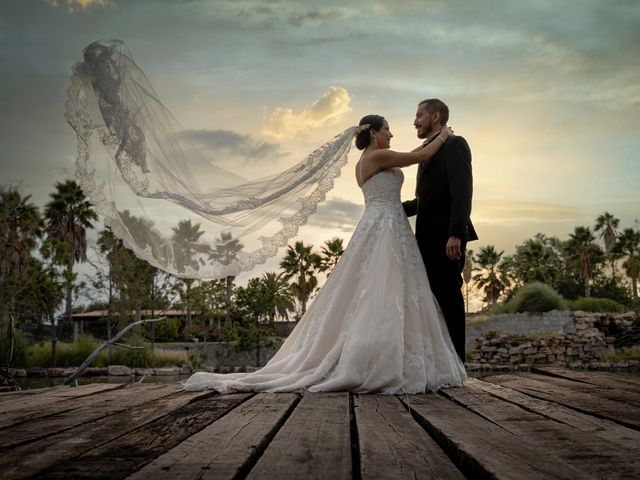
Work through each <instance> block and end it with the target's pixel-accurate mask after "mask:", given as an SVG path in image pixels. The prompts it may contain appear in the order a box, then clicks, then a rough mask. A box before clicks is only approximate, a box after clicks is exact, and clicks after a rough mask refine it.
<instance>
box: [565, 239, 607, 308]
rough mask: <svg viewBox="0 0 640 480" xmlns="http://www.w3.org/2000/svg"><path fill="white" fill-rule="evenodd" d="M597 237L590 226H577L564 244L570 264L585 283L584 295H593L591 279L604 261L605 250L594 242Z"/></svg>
mask: <svg viewBox="0 0 640 480" xmlns="http://www.w3.org/2000/svg"><path fill="white" fill-rule="evenodd" d="M595 239H596V237H595V236H594V234H593V232H592V231H591V228H589V227H576V228H575V229H574V232H573V233H571V234H569V240H567V241H566V242H565V244H564V250H565V253H566V256H567V260H568V266H569V268H570V269H573V271H574V272H575V273H577V275H578V278H580V280H581V281H582V282H583V285H584V296H585V297H590V296H591V279H592V278H593V277H594V275H595V274H596V273H597V267H598V264H599V263H602V262H603V261H604V252H603V250H602V249H601V248H600V247H599V246H598V245H597V244H596V243H594V241H595Z"/></svg>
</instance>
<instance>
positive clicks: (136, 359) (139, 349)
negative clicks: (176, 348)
mask: <svg viewBox="0 0 640 480" xmlns="http://www.w3.org/2000/svg"><path fill="white" fill-rule="evenodd" d="M126 345H128V346H130V347H135V348H127V347H117V348H116V349H115V350H114V352H113V357H112V360H113V361H112V364H114V365H126V366H128V367H131V368H145V367H151V366H153V352H152V351H151V344H150V343H149V342H147V341H145V339H144V338H142V337H138V336H136V337H131V338H129V339H128V340H127V342H126Z"/></svg>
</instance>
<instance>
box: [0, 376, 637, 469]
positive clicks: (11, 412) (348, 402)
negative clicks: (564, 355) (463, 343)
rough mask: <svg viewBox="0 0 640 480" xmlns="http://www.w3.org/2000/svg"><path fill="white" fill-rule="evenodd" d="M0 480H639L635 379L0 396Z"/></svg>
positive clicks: (158, 388) (134, 388)
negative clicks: (388, 391)
mask: <svg viewBox="0 0 640 480" xmlns="http://www.w3.org/2000/svg"><path fill="white" fill-rule="evenodd" d="M0 432H1V434H0V477H1V478H8V479H9V478H10V479H14V478H30V477H35V478H64V479H70V478H91V479H99V478H105V479H115V478H125V477H127V478H135V479H148V478H152V479H153V480H160V479H163V478H181V479H182V478H189V479H191V478H193V479H195V478H198V479H200V478H203V479H206V478H213V479H225V478H229V479H231V478H251V479H278V478H287V479H294V478H303V479H304V478H329V479H331V480H337V479H342V478H391V479H404V478H419V479H426V478H437V479H442V478H452V479H453V478H465V477H467V478H508V479H527V478H544V479H547V478H561V479H577V478H606V479H613V478H640V377H629V376H622V375H615V374H606V373H597V372H573V371H569V370H562V369H556V368H545V369H539V370H537V371H535V372H534V373H517V374H501V375H494V376H490V377H485V378H483V379H482V380H478V379H471V380H469V381H468V383H467V384H466V385H465V387H464V388H458V389H449V390H445V391H442V392H440V393H439V394H428V395H409V396H384V395H350V394H348V393H330V394H305V395H304V396H301V395H297V394H291V393H282V394H232V395H217V394H212V393H211V392H183V391H182V389H181V385H180V384H176V383H174V384H165V385H150V384H135V385H131V386H122V385H107V384H92V385H85V386H81V387H62V388H48V389H40V390H27V391H22V392H11V393H3V394H0Z"/></svg>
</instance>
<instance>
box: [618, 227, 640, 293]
mask: <svg viewBox="0 0 640 480" xmlns="http://www.w3.org/2000/svg"><path fill="white" fill-rule="evenodd" d="M615 250H616V251H618V252H619V253H620V254H622V255H624V256H625V257H626V259H625V261H624V263H623V264H622V266H623V268H624V269H625V272H626V274H627V276H628V277H629V278H630V279H631V295H632V297H633V302H634V304H637V303H638V278H639V277H640V232H639V231H636V230H634V229H632V228H625V229H624V230H623V231H622V232H621V233H620V234H619V235H618V241H617V243H616V246H615Z"/></svg>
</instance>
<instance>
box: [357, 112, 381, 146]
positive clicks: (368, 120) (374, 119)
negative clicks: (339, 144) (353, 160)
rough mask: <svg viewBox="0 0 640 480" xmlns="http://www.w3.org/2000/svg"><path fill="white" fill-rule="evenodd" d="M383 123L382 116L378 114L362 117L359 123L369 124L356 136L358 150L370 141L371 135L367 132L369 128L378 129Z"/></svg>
mask: <svg viewBox="0 0 640 480" xmlns="http://www.w3.org/2000/svg"><path fill="white" fill-rule="evenodd" d="M383 124H384V117H381V116H380V115H366V116H364V117H362V119H361V120H360V123H358V126H360V125H370V127H369V128H365V129H364V130H362V131H361V132H360V133H359V134H358V135H357V136H356V148H357V149H358V150H364V149H365V148H367V147H368V146H369V144H370V143H371V135H370V134H369V130H370V129H373V130H380V129H381V128H382V125H383Z"/></svg>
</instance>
